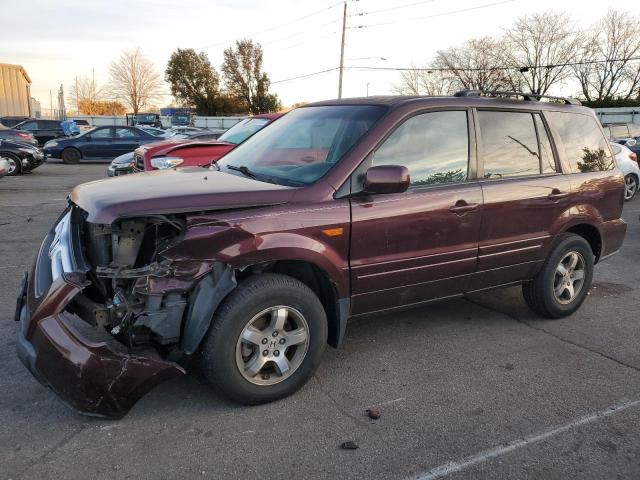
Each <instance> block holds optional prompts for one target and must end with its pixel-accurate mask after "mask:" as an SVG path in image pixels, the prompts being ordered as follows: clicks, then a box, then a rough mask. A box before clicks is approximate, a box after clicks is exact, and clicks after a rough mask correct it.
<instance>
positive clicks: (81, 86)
mask: <svg viewBox="0 0 640 480" xmlns="http://www.w3.org/2000/svg"><path fill="white" fill-rule="evenodd" d="M103 93H104V92H103V89H102V87H100V86H99V85H98V82H96V77H95V75H94V74H92V75H91V78H89V77H87V76H81V77H76V78H75V81H74V83H73V85H71V88H70V89H69V96H70V100H71V105H73V107H74V108H75V109H76V111H78V112H80V110H81V106H82V105H87V104H95V103H96V102H98V101H99V100H102V96H103ZM83 113H84V112H83Z"/></svg>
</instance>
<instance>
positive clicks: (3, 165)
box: [0, 157, 9, 177]
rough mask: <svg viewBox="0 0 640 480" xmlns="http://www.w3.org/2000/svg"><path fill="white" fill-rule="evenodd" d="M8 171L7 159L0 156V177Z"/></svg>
mask: <svg viewBox="0 0 640 480" xmlns="http://www.w3.org/2000/svg"><path fill="white" fill-rule="evenodd" d="M8 173H9V160H7V159H6V158H4V157H0V177H4V176H5V175H6V174H8Z"/></svg>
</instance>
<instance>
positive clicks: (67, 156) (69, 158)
mask: <svg viewBox="0 0 640 480" xmlns="http://www.w3.org/2000/svg"><path fill="white" fill-rule="evenodd" d="M61 156H62V161H63V162H64V163H66V164H69V165H74V164H76V163H79V162H80V159H81V158H82V153H80V150H78V149H77V148H73V147H68V148H65V149H64V150H63V151H62V155H61Z"/></svg>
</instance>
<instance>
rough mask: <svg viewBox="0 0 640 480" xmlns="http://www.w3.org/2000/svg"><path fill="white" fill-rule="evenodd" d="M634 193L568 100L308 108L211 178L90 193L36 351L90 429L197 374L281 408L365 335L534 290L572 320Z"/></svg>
mask: <svg viewBox="0 0 640 480" xmlns="http://www.w3.org/2000/svg"><path fill="white" fill-rule="evenodd" d="M623 196H624V180H623V176H622V173H621V172H620V171H619V170H618V169H617V167H616V164H615V162H614V160H613V157H612V154H611V150H610V148H609V144H608V143H607V139H606V138H605V136H604V134H603V130H602V127H601V126H600V124H599V123H598V121H597V119H596V117H595V115H594V113H593V112H592V111H591V110H590V109H588V108H585V107H582V106H580V105H579V102H577V101H574V100H571V99H558V98H546V97H545V98H543V97H540V96H536V95H529V94H526V95H523V94H516V93H504V92H503V93H501V94H499V95H496V94H488V93H483V92H469V91H465V92H460V93H459V94H457V95H456V96H453V97H369V98H363V99H346V100H333V101H325V102H319V103H313V104H308V105H305V106H303V107H301V108H298V109H295V110H293V111H291V112H290V113H288V114H287V115H285V116H284V117H282V118H281V119H280V120H278V121H277V122H274V123H273V125H271V126H270V127H269V128H265V129H264V130H260V131H259V132H257V133H256V134H255V135H254V136H252V137H251V138H249V139H248V140H247V141H245V142H243V143H242V144H241V145H239V146H238V147H237V148H235V149H234V150H232V151H231V152H229V153H228V154H227V155H225V156H224V157H223V158H221V159H220V161H218V162H217V163H216V164H214V165H213V166H212V167H211V169H209V170H203V169H201V168H192V169H168V170H164V171H150V172H144V173H141V174H139V175H129V176H125V177H121V178H116V179H111V180H105V181H98V182H91V183H86V184H83V185H79V186H77V187H76V188H75V189H74V190H73V191H72V192H71V194H70V196H69V203H68V207H67V208H66V210H65V211H64V212H62V214H61V215H60V217H59V219H58V220H57V221H56V223H55V225H54V227H53V228H52V229H51V231H50V232H49V234H48V235H47V236H46V237H45V239H44V241H43V243H42V246H41V247H40V250H39V252H38V253H37V255H36V259H35V262H34V266H33V268H32V270H31V271H30V272H29V273H28V274H25V277H24V279H23V282H22V288H21V290H20V293H19V297H18V305H17V310H16V320H17V321H19V322H20V328H19V332H18V354H19V356H20V359H21V360H22V362H23V363H24V364H25V365H26V366H27V368H28V369H29V370H30V371H31V372H32V373H33V374H34V375H35V376H36V377H37V378H38V379H39V380H40V381H41V382H42V383H44V384H45V385H48V386H49V387H51V389H53V390H54V391H55V392H56V393H57V394H58V395H59V396H60V397H62V399H64V400H65V401H66V402H67V403H68V404H70V405H71V406H73V407H75V408H76V409H78V410H80V411H81V412H85V413H89V414H93V415H103V416H111V417H120V416H122V415H124V414H125V413H126V412H127V411H128V410H129V409H130V408H131V407H132V406H133V404H134V403H135V402H136V401H137V400H138V399H139V398H140V397H141V396H142V395H144V394H145V393H146V392H147V391H149V390H150V389H151V388H152V387H153V386H155V385H157V384H158V383H160V382H162V381H164V380H167V379H170V378H174V377H179V376H182V375H184V374H185V372H186V366H187V365H194V364H197V365H199V366H200V368H201V369H202V370H203V373H204V376H205V377H206V379H207V380H208V381H209V382H210V383H211V384H212V385H213V386H214V387H215V388H216V389H218V390H219V391H220V392H222V393H223V394H225V395H226V396H228V397H230V398H231V399H233V400H235V401H237V402H241V403H245V404H257V403H261V402H269V401H273V400H276V399H279V398H282V397H284V396H286V395H290V394H292V393H293V392H295V391H296V390H298V389H299V388H300V387H302V385H304V383H305V382H306V381H307V380H308V379H309V378H310V377H311V375H312V374H313V372H314V370H315V369H316V368H317V366H318V364H319V363H320V360H321V357H322V354H323V350H324V349H325V346H326V345H327V344H328V345H331V346H333V347H338V346H339V345H340V343H341V342H342V340H343V338H344V336H345V329H346V328H347V320H348V319H350V318H354V317H359V316H364V315H371V314H375V313H378V312H388V311H393V310H396V309H402V308H407V307H417V306H420V305H424V304H426V303H428V302H432V301H435V300H438V299H444V298H451V297H455V296H459V295H465V294H468V293H471V292H477V291H481V290H487V289H491V288H496V287H503V286H507V285H518V284H520V285H522V291H523V294H524V299H525V301H526V303H527V304H528V305H529V306H530V307H531V309H532V310H533V311H534V312H536V313H537V314H538V315H540V316H543V317H547V318H558V317H565V316H567V315H571V314H572V313H573V312H575V311H576V309H578V308H579V307H580V305H581V304H582V302H583V301H584V299H585V297H586V295H587V292H588V290H589V288H590V285H591V282H592V278H593V272H594V265H595V264H597V263H598V262H601V261H603V260H604V259H605V258H606V257H608V256H610V255H612V254H614V253H616V252H617V251H618V249H619V248H620V246H621V245H622V242H623V239H624V235H625V230H626V225H625V222H624V221H623V220H622V219H621V218H620V215H621V212H622V206H623ZM425 313H426V314H427V315H428V310H427V311H425ZM381 348H384V346H381ZM190 358H191V359H197V360H198V361H197V362H187V361H186V360H188V359H190Z"/></svg>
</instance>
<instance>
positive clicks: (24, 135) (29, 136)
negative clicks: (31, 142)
mask: <svg viewBox="0 0 640 480" xmlns="http://www.w3.org/2000/svg"><path fill="white" fill-rule="evenodd" d="M16 135H17V136H18V137H20V138H32V135H31V134H29V133H16Z"/></svg>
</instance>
